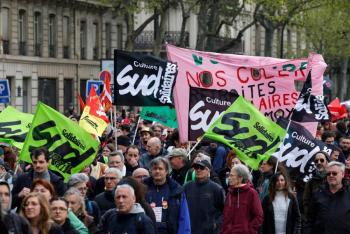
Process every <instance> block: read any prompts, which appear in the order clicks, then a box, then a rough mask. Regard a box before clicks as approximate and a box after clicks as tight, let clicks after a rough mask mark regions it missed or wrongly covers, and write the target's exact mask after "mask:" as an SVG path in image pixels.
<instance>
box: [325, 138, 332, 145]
mask: <svg viewBox="0 0 350 234" xmlns="http://www.w3.org/2000/svg"><path fill="white" fill-rule="evenodd" d="M324 143H326V144H329V145H332V144H333V143H334V137H327V138H326V139H325V141H324Z"/></svg>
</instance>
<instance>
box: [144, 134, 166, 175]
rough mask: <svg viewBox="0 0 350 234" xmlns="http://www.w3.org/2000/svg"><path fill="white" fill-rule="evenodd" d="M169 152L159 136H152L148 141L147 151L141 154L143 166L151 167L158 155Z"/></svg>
mask: <svg viewBox="0 0 350 234" xmlns="http://www.w3.org/2000/svg"><path fill="white" fill-rule="evenodd" d="M167 153H168V152H167V151H166V150H165V149H164V148H163V147H162V142H161V141H160V139H159V138H158V137H152V138H150V139H149V140H148V141H147V152H146V153H144V154H142V155H141V158H140V164H141V167H143V168H147V169H149V164H150V162H151V160H152V159H154V158H156V157H158V156H165V155H166V154H167Z"/></svg>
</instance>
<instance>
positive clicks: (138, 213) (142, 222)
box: [97, 203, 155, 234]
mask: <svg viewBox="0 0 350 234" xmlns="http://www.w3.org/2000/svg"><path fill="white" fill-rule="evenodd" d="M97 233H100V234H106V233H110V234H124V233H130V234H154V233H155V230H154V226H153V223H152V221H151V219H150V218H149V217H148V216H147V215H145V213H144V210H143V209H142V208H141V206H140V204H138V203H136V204H135V205H134V207H133V208H132V210H131V211H130V213H129V214H118V212H117V210H116V209H110V210H108V211H107V212H106V213H105V214H104V215H103V216H102V218H101V221H100V223H99V225H98V232H97Z"/></svg>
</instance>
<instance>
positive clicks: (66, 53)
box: [63, 16, 69, 58]
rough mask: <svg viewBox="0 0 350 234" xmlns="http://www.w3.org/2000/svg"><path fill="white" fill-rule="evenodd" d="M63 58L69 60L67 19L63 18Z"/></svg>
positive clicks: (66, 17)
mask: <svg viewBox="0 0 350 234" xmlns="http://www.w3.org/2000/svg"><path fill="white" fill-rule="evenodd" d="M63 58H69V17H68V16H64V17H63Z"/></svg>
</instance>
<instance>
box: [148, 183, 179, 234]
mask: <svg viewBox="0 0 350 234" xmlns="http://www.w3.org/2000/svg"><path fill="white" fill-rule="evenodd" d="M144 184H145V185H146V186H147V194H146V201H147V202H148V203H149V204H151V203H156V204H157V206H159V204H162V201H161V200H160V199H161V198H162V197H163V198H164V200H165V201H167V206H166V209H163V212H164V214H166V215H164V214H163V216H162V222H160V223H157V231H158V233H159V234H162V233H167V234H176V233H177V230H178V226H179V211H180V202H181V194H182V192H183V187H182V186H180V185H179V184H178V183H177V182H176V181H175V180H173V179H171V178H170V177H167V179H166V182H165V184H164V185H162V186H157V185H155V184H154V183H153V178H152V177H149V178H147V179H145V180H144ZM163 191H168V192H169V193H168V194H167V195H166V194H163ZM158 198H159V199H158Z"/></svg>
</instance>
